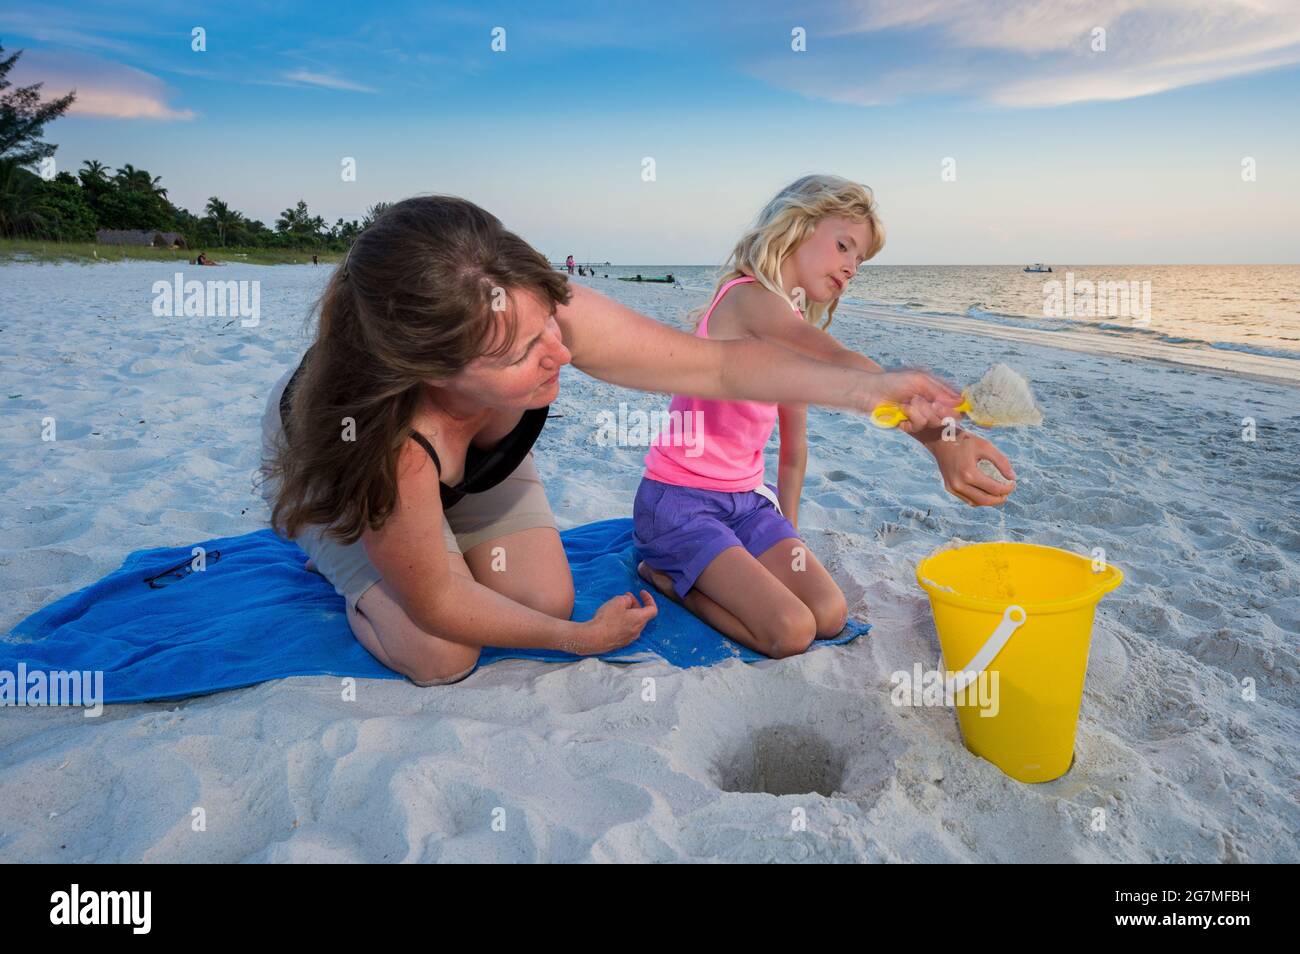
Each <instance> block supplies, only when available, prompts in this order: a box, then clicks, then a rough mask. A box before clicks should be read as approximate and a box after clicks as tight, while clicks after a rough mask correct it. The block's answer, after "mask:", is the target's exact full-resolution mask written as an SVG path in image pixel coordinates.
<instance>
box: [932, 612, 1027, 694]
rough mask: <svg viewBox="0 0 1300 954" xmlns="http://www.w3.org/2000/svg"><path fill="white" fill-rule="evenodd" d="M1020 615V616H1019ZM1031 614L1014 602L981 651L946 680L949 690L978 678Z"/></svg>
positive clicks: (958, 689) (952, 690)
mask: <svg viewBox="0 0 1300 954" xmlns="http://www.w3.org/2000/svg"><path fill="white" fill-rule="evenodd" d="M1017 617H1019V618H1017ZM1028 618H1029V614H1027V613H1026V612H1025V609H1024V607H1023V606H1018V605H1016V604H1015V603H1012V604H1011V605H1010V606H1008V607H1007V608H1006V609H1005V610H1004V611H1003V613H1002V619H1001V620H1000V621H999V622H998V627H997V629H995V630H993V635H992V636H990V637H989V638H988V639H987V640H985V642H984V645H983V646H981V647H980V648H979V651H978V652H977V653H975V655H974V656H973V657H971V661H970V662H968V663H967V664H966V667H965V668H964V669H962V670H960V671H959V672H958V673H957V674H956V675H955V676H953V677H951V678H949V679H947V680H946V682H947V686H946V688H947V690H948V691H949V692H961V691H963V690H965V689H966V687H967V686H969V685H970V684H971V683H972V682H974V681H975V680H976V678H977V677H978V676H979V674H980V673H982V672H983V671H984V670H985V669H987V668H988V666H989V663H991V662H993V660H994V659H995V658H996V657H997V654H998V653H1000V652H1002V647H1003V646H1005V645H1006V644H1007V640H1009V639H1010V638H1011V634H1012V633H1014V632H1015V631H1016V630H1017V629H1019V628H1020V627H1021V626H1023V625H1025V620H1027V619H1028Z"/></svg>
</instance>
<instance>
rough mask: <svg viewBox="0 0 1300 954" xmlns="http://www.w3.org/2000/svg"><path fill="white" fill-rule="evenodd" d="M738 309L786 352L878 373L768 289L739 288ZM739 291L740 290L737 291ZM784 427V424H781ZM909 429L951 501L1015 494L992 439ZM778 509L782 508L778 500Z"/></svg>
mask: <svg viewBox="0 0 1300 954" xmlns="http://www.w3.org/2000/svg"><path fill="white" fill-rule="evenodd" d="M742 287H743V297H738V303H739V304H741V305H742V308H741V309H740V310H737V311H736V312H735V314H736V316H737V321H738V325H739V327H740V328H741V330H743V331H745V332H746V333H747V334H752V335H758V336H761V337H764V338H767V339H769V340H771V341H773V342H775V343H777V344H779V345H781V346H782V347H784V348H789V349H790V350H792V351H797V352H799V353H800V354H805V355H808V356H809V357H813V358H817V359H820V360H822V361H825V362H827V363H829V364H835V365H840V366H842V367H848V368H858V369H861V370H864V371H873V370H874V371H880V370H882V369H881V367H880V365H878V364H877V363H876V362H874V361H872V360H871V359H870V358H868V357H867V356H866V355H863V354H858V352H856V351H854V350H853V349H851V348H846V347H844V345H842V344H840V343H839V341H837V340H836V339H835V338H834V337H833V336H832V335H829V334H827V333H826V332H825V331H823V330H822V329H821V328H817V327H814V326H813V325H810V324H808V322H806V321H799V320H791V318H792V316H791V314H790V309H789V308H788V307H787V306H786V304H785V303H784V302H783V301H781V299H780V298H778V297H777V296H776V295H773V294H772V293H771V292H769V291H767V289H759V288H755V287H753V286H742ZM737 290H738V291H740V290H741V289H737ZM954 419H955V415H954ZM783 423H784V422H783ZM946 429H947V428H945V426H943V425H942V424H941V425H940V426H937V427H935V426H931V427H925V428H913V427H909V426H907V424H906V423H904V424H903V425H901V426H900V427H899V430H902V431H904V432H905V433H907V434H910V435H911V436H912V437H914V438H916V440H917V441H918V442H919V443H920V444H921V446H922V447H924V448H925V449H926V450H928V451H929V452H930V453H931V454H932V455H933V456H934V459H935V461H936V462H937V463H938V465H939V473H940V475H941V476H942V477H943V484H944V489H945V490H947V491H948V492H949V493H950V494H952V495H953V496H954V497H958V498H960V499H961V500H964V501H965V502H966V503H968V504H971V505H972V506H976V507H983V506H997V505H999V504H1002V503H1005V502H1006V499H1007V497H1008V495H1010V493H1011V492H1012V491H1013V490H1015V488H1016V484H1015V480H1016V474H1015V470H1014V468H1012V466H1011V461H1010V460H1008V459H1007V457H1006V455H1005V454H1003V453H1002V452H1001V451H1000V450H998V449H997V448H996V447H995V446H994V445H993V443H992V442H991V441H989V440H987V439H985V438H983V437H980V436H979V435H977V434H972V433H971V432H969V431H966V430H963V429H962V428H960V427H957V426H955V425H953V426H952V427H951V428H950V429H947V433H948V439H947V440H944V439H943V438H944V432H945V430H946ZM981 459H987V460H990V461H992V462H993V464H994V466H996V467H997V469H998V470H999V471H1001V472H1002V475H1003V477H1005V478H1006V480H1007V481H1009V482H1008V483H1003V482H1002V481H999V480H997V479H996V478H994V477H990V476H989V475H988V474H986V473H984V472H983V471H982V470H980V469H979V462H980V460H981ZM781 506H782V507H784V506H785V502H784V500H782V503H781Z"/></svg>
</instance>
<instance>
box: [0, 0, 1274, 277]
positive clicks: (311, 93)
mask: <svg viewBox="0 0 1300 954" xmlns="http://www.w3.org/2000/svg"><path fill="white" fill-rule="evenodd" d="M194 27H202V28H203V29H204V30H205V31H206V46H207V48H206V50H205V51H195V50H193V49H191V46H192V41H191V35H192V34H191V31H192V29H193V28H194ZM497 27H500V28H503V29H504V31H505V50H504V51H502V52H494V51H493V50H492V48H491V45H492V40H493V35H492V31H493V29H494V28H497ZM796 28H802V29H803V31H804V32H805V35H806V49H805V50H803V51H795V50H793V49H792V48H791V47H792V31H793V30H795V29H796ZM1098 28H1101V29H1104V30H1105V35H1104V39H1105V49H1104V50H1098V49H1094V47H1095V46H1096V45H1097V44H1098V34H1097V33H1096V31H1097V30H1098ZM0 43H2V44H3V45H4V47H5V51H6V55H8V54H10V53H12V52H13V51H14V50H16V49H23V50H25V51H26V52H25V53H24V55H23V57H22V59H21V60H20V61H19V63H18V65H17V66H16V67H15V68H14V70H13V72H12V73H11V74H10V79H11V80H13V81H14V82H15V84H16V85H27V84H29V83H32V82H36V81H44V83H45V86H44V88H43V90H42V92H43V93H44V94H45V95H46V97H47V98H52V97H54V96H56V95H61V94H63V93H65V92H67V91H68V90H69V89H72V88H74V87H75V88H76V90H77V93H78V102H77V103H76V104H74V106H73V109H72V110H71V111H70V112H69V114H68V115H66V116H65V117H64V118H62V119H60V120H58V121H56V122H54V123H52V124H51V125H49V126H47V127H46V133H45V139H46V141H48V142H54V143H57V144H58V145H59V149H58V152H57V153H56V160H57V162H58V164H59V168H72V169H75V168H77V167H79V166H80V165H81V163H82V162H83V161H84V160H86V159H90V158H95V159H99V160H100V161H101V162H104V163H106V164H108V165H109V166H110V167H116V166H118V165H121V164H122V163H127V162H129V163H131V164H133V165H135V166H137V167H143V168H146V169H148V170H149V171H150V172H151V173H152V174H153V175H158V176H161V177H162V180H163V184H164V185H165V186H167V188H168V189H169V195H170V197H171V198H172V200H173V201H175V202H177V203H178V204H180V205H183V206H185V207H187V208H189V209H190V210H191V211H193V212H201V209H202V206H203V204H204V203H205V202H206V200H207V198H208V197H209V196H211V195H217V196H220V197H221V198H223V199H225V200H226V201H227V202H229V203H231V204H232V205H233V206H234V207H235V208H237V209H239V210H241V211H243V212H244V213H245V214H248V215H250V216H252V217H255V218H260V219H262V220H263V221H264V222H267V223H268V224H272V223H273V222H274V219H275V217H276V215H277V214H278V213H279V212H280V211H281V210H282V209H284V208H286V207H287V206H290V205H292V204H294V203H295V202H296V201H297V200H298V199H300V198H301V199H305V200H306V201H307V203H308V205H309V206H310V208H311V209H312V210H313V212H315V213H317V214H320V215H322V216H324V217H325V219H326V220H327V221H329V222H333V221H334V220H335V219H337V218H339V217H344V218H348V219H351V218H360V216H361V215H362V213H363V212H364V210H365V208H366V207H367V206H368V205H370V204H372V203H374V202H376V201H379V200H394V199H398V198H402V197H405V196H407V195H413V194H417V193H429V192H442V193H451V194H456V195H462V196H465V197H467V198H470V199H472V200H474V201H476V202H478V203H480V204H481V205H483V206H484V207H485V208H487V209H489V210H491V211H492V212H494V213H495V214H496V215H498V216H499V217H500V218H501V219H502V220H503V221H504V222H505V223H506V224H507V225H508V226H509V227H511V228H513V229H514V230H516V231H517V232H519V233H520V234H521V235H523V236H524V237H525V238H526V239H528V240H529V241H530V242H532V243H533V244H534V245H535V246H536V247H537V248H539V249H540V250H541V251H543V252H544V253H546V254H547V255H549V256H550V257H551V258H553V259H558V258H562V257H563V256H564V255H565V254H567V253H569V252H572V253H574V254H575V255H577V256H578V257H579V258H580V259H587V258H591V259H596V260H602V261H603V260H609V261H613V262H627V263H638V264H660V263H663V264H688V263H700V264H716V263H717V262H719V261H720V260H721V259H722V258H724V257H725V256H726V254H727V252H728V251H729V250H730V248H731V246H732V244H734V242H735V239H736V238H737V236H738V234H739V232H740V230H741V229H742V228H743V227H744V226H745V225H746V224H747V223H748V222H749V221H750V220H751V219H752V217H753V216H754V214H755V213H756V212H757V211H758V209H759V208H760V207H761V206H762V205H763V204H764V203H765V202H766V201H767V199H768V198H770V196H771V195H772V194H773V193H774V192H775V191H776V190H777V189H778V188H780V187H781V186H782V185H784V184H786V183H787V182H789V181H791V180H793V179H795V178H797V177H798V176H800V175H803V174H805V173H808V172H814V171H823V172H833V173H837V174H839V175H844V176H848V177H851V178H854V179H857V180H858V181H861V182H864V183H866V184H868V185H870V186H871V187H872V188H873V189H874V190H875V192H876V196H877V198H878V200H879V202H880V206H881V211H882V214H883V217H884V221H885V224H886V227H887V230H888V243H887V245H886V247H885V250H884V251H883V252H882V253H881V255H880V256H878V257H877V259H876V261H877V262H878V263H880V264H930V263H937V264H946V263H969V264H982V263H1000V262H1006V263H1021V262H1025V261H1039V260H1042V261H1052V262H1058V263H1149V262H1172V263H1178V262H1223V263H1238V262H1247V263H1248V262H1260V263H1273V262H1287V263H1294V262H1300V224H1298V223H1300V108H1298V106H1297V104H1298V103H1300V4H1297V3H1296V2H1294V0H1143V2H1138V0H1095V2H1091V3H1086V4H1079V3H1070V2H1061V0H1058V2H1046V0H1020V2H1017V0H1011V2H998V3H990V2H978V0H862V2H836V3H833V4H831V3H812V4H807V5H804V6H802V7H801V8H800V9H799V10H798V12H795V13H792V12H790V9H789V5H788V4H780V3H773V4H765V3H744V4H734V3H727V4H717V5H711V6H707V7H706V6H704V5H700V4H686V3H674V2H668V3H663V2H660V3H656V4H653V5H650V4H627V5H621V4H620V5H610V4H581V3H578V4H575V3H565V4H536V3H533V4H523V3H520V4H496V3H484V4H467V5H451V4H433V5H429V4H410V5H406V4H394V5H391V6H381V7H367V6H365V5H361V4H353V3H346V4H339V3H329V2H314V3H311V4H301V3H276V4H251V5H241V6H240V7H239V8H237V9H230V10H227V9H224V8H223V6H222V5H220V4H217V5H212V6H209V7H205V8H204V9H203V11H202V12H200V13H194V12H189V11H185V10H181V9H178V8H176V7H174V6H173V5H171V4H162V3H129V2H126V3H106V4H91V3H62V4H59V5H58V6H57V7H55V6H53V5H42V4H26V3H17V4H14V3H10V4H9V5H8V6H6V8H5V9H4V10H2V11H0ZM343 157H353V158H355V160H356V164H357V179H356V181H355V182H344V181H342V179H341V176H340V168H341V162H342V159H343ZM646 157H651V158H653V159H654V162H655V180H654V181H651V182H647V181H644V180H643V177H642V163H643V159H644V158H646ZM948 157H951V158H952V159H954V160H955V169H956V179H955V181H944V180H943V178H942V175H941V173H942V170H943V161H944V159H945V158H948ZM1246 157H1250V158H1252V159H1253V160H1254V163H1255V170H1256V179H1255V181H1253V182H1245V181H1243V179H1242V171H1241V170H1242V161H1243V159H1244V158H1246Z"/></svg>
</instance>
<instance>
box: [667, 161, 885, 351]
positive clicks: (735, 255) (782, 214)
mask: <svg viewBox="0 0 1300 954" xmlns="http://www.w3.org/2000/svg"><path fill="white" fill-rule="evenodd" d="M829 216H841V217H843V218H846V219H852V220H853V221H855V222H865V223H866V224H867V226H868V227H869V228H870V230H871V245H870V247H869V248H867V249H866V250H865V252H864V258H865V259H870V258H872V257H873V256H875V255H876V253H877V252H879V251H880V250H881V249H882V248H884V245H885V227H884V225H883V224H882V223H881V221H880V218H879V216H878V214H877V208H876V200H875V196H873V195H872V192H871V190H870V189H869V188H867V187H866V186H864V185H861V184H859V183H857V182H853V181H851V180H849V179H844V178H841V177H840V176H832V175H810V176H804V177H803V178H801V179H796V180H795V181H794V182H792V183H790V184H789V185H788V186H786V187H785V188H784V189H782V190H781V191H780V192H778V193H777V194H776V196H775V198H773V199H772V201H771V202H769V203H768V204H767V205H765V206H764V207H763V211H762V212H760V213H758V218H757V219H756V220H755V221H754V224H753V226H752V227H751V228H750V229H749V230H748V231H747V232H746V233H745V234H744V235H742V236H741V237H740V241H739V242H737V243H736V247H735V248H734V249H733V250H732V252H731V255H729V256H728V257H727V260H726V261H725V262H723V263H722V276H721V278H719V279H718V284H717V285H716V286H715V287H714V289H713V298H717V297H718V292H719V291H721V290H722V286H723V285H725V284H726V283H727V282H729V281H731V280H732V279H734V278H741V277H744V276H749V277H752V278H753V279H754V280H755V281H756V282H757V283H758V284H760V285H762V286H763V287H764V288H766V289H767V290H768V291H770V292H772V293H774V294H776V295H780V296H781V297H782V298H784V299H785V300H786V301H791V302H792V299H791V296H790V293H789V292H788V291H787V290H786V289H785V288H784V287H783V286H782V284H781V264H782V263H783V262H784V261H785V260H786V258H787V257H788V256H790V255H791V254H792V253H793V252H794V250H795V249H796V248H798V247H799V244H800V243H801V242H803V241H804V240H805V239H807V238H808V236H810V235H812V232H813V229H814V228H816V226H817V223H818V222H820V221H821V220H822V219H824V218H827V217H829ZM710 300H711V301H712V299H710ZM792 303H793V302H792ZM838 303H839V299H838V298H836V299H835V300H834V301H831V302H830V303H829V304H827V303H825V302H808V303H807V304H806V305H805V308H804V320H806V321H809V322H812V323H814V324H816V323H818V322H820V321H821V319H822V318H823V317H824V318H825V319H826V320H825V323H824V324H822V325H821V327H822V329H823V330H824V329H826V328H828V327H830V323H831V317H832V316H833V315H834V314H835V306H836V305H837V304H838ZM706 310H707V306H706V307H704V308H699V309H697V310H696V311H695V312H692V313H691V314H692V317H694V319H695V327H696V328H698V327H699V322H700V318H701V317H702V316H703V314H704V312H705V311H706Z"/></svg>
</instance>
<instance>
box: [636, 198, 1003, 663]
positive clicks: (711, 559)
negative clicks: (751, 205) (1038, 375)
mask: <svg viewBox="0 0 1300 954" xmlns="http://www.w3.org/2000/svg"><path fill="white" fill-rule="evenodd" d="M884 242H885V234H884V229H883V227H882V226H881V223H880V220H879V218H878V217H877V214H876V205H875V200H874V198H873V197H872V195H871V192H870V190H868V189H867V188H866V187H864V186H861V185H858V184H857V183H855V182H850V181H848V180H847V179H842V178H840V177H838V176H829V175H813V176H805V177H803V178H802V179H799V180H798V181H796V182H794V183H792V184H791V185H789V186H788V187H786V188H785V189H783V190H781V192H780V193H779V194H778V195H777V196H776V198H774V199H773V200H772V201H771V202H769V203H768V205H767V206H766V207H765V208H764V209H763V211H762V212H761V213H760V214H759V217H758V221H757V223H756V224H755V226H754V227H753V228H752V229H750V231H749V232H747V233H746V234H745V235H744V236H743V237H742V238H741V239H740V241H739V242H738V243H737V244H736V247H735V249H734V251H733V252H732V254H731V256H730V258H729V259H728V263H727V264H730V265H731V266H732V267H731V269H730V271H728V272H727V273H726V274H725V275H723V277H722V279H721V280H720V281H719V283H718V289H717V292H716V293H715V295H714V297H713V303H712V304H711V305H710V306H709V308H708V310H707V311H705V312H704V314H703V317H702V318H701V319H700V321H699V324H698V325H697V327H696V330H695V334H696V336H698V337H701V338H711V339H734V338H763V339H768V340H770V341H772V342H773V343H776V344H779V345H782V346H783V347H785V348H787V349H789V350H791V351H797V352H801V353H803V354H807V355H809V356H815V357H818V358H820V359H821V360H824V361H830V362H834V363H839V364H846V365H849V366H856V367H860V368H862V369H864V370H877V371H878V370H881V369H880V366H879V365H878V364H876V363H875V362H874V361H871V359H869V358H866V357H864V356H862V355H859V354H856V353H855V352H852V351H850V350H849V349H846V348H843V347H842V346H840V345H839V344H838V342H836V341H835V339H834V338H832V337H831V336H830V335H828V334H827V333H826V332H825V330H824V329H825V328H826V327H827V326H828V325H829V324H830V320H831V316H832V314H833V313H834V311H835V305H836V303H837V302H838V300H839V296H840V294H841V293H842V292H843V291H844V288H845V286H846V285H847V284H848V282H849V280H850V279H851V278H852V277H853V275H854V273H855V272H856V271H857V269H858V266H859V265H861V264H862V262H864V261H866V260H867V259H869V258H871V257H872V256H874V255H875V254H876V253H877V252H879V251H880V249H881V247H882V246H883V245H884ZM724 267H725V266H724ZM823 319H824V321H823ZM819 322H820V323H821V327H820V328H818V327H816V325H817V323H819ZM778 373H779V371H778ZM669 412H670V416H669V420H670V421H672V422H673V423H674V424H676V422H677V421H683V422H686V421H689V422H690V425H689V426H693V427H694V428H695V433H694V439H693V440H691V441H689V442H683V441H681V440H678V439H672V438H671V437H670V438H669V439H665V437H664V435H662V434H661V435H660V436H659V437H658V438H657V439H656V441H655V442H654V443H652V445H651V447H650V451H649V453H648V454H647V455H646V458H645V465H646V466H645V474H644V476H643V477H642V480H641V485H640V487H639V488H638V489H637V495H636V501H635V503H634V505H633V519H634V522H635V542H636V545H637V549H638V550H639V551H640V553H641V556H642V558H643V560H642V562H641V564H640V565H639V566H638V568H637V569H638V572H639V573H640V574H641V576H642V577H644V578H645V579H646V580H648V581H649V582H651V583H653V584H654V585H655V587H656V588H657V589H658V590H659V591H660V592H662V593H663V594H664V595H665V596H668V597H669V598H670V599H674V600H676V601H677V602H680V603H682V604H683V605H684V606H686V607H687V608H688V609H690V610H691V611H692V612H693V613H695V614H696V615H697V616H699V617H700V618H702V619H703V620H705V621H706V622H708V623H709V624H710V625H712V626H713V627H714V628H715V629H717V630H718V631H719V632H722V633H724V634H726V635H727V636H730V637H731V638H732V639H735V640H736V641H738V642H740V643H743V644H744V645H746V646H749V647H750V648H752V649H755V650H757V651H759V652H761V653H765V654H766V655H768V656H774V657H783V656H789V655H794V654H797V653H801V652H803V651H804V650H805V649H807V648H808V646H809V645H811V643H812V641H813V639H814V638H826V637H830V636H834V635H836V634H837V633H839V631H840V630H841V629H842V628H843V627H844V624H845V622H846V620H847V606H846V602H845V599H844V594H843V593H842V592H840V588H839V587H838V586H836V584H835V581H834V580H832V579H831V577H830V574H829V573H827V572H826V569H825V568H824V567H823V566H822V565H821V563H819V562H818V560H817V558H816V557H815V556H813V554H812V553H811V552H810V551H809V550H808V547H807V545H806V544H805V543H804V542H803V541H802V540H801V539H800V538H799V533H798V528H797V521H798V511H799V496H800V493H801V491H802V489H803V480H804V470H805V467H806V465H807V461H808V443H807V436H806V427H807V405H803V404H780V405H778V404H766V403H761V402H756V401H725V400H702V399H699V398H694V397H686V396H683V395H676V396H674V397H673V399H672V403H671V404H670V405H669ZM672 412H679V416H674V415H673V414H672ZM688 415H689V417H688ZM778 419H779V420H780V422H781V449H780V457H779V468H778V472H777V484H776V486H775V487H773V486H772V485H771V484H764V482H763V476H764V466H763V465H764V462H763V448H764V446H765V445H766V444H767V441H768V438H769V437H770V436H771V434H772V429H773V427H774V425H775V424H776V422H777V420H778ZM903 429H904V431H905V432H907V433H911V434H912V436H914V437H917V438H918V439H919V440H921V441H922V443H924V444H926V445H927V446H928V447H929V448H930V449H931V451H932V452H933V453H934V454H935V456H936V458H937V459H939V463H940V468H941V470H942V471H943V472H944V475H945V483H946V485H947V486H948V488H949V489H950V490H951V491H953V492H954V493H955V494H957V495H958V496H961V497H963V499H967V500H968V502H971V503H976V504H984V503H1001V502H1002V501H1003V500H1004V499H1005V493H1009V492H1010V489H1011V487H1012V486H1014V485H1013V484H1008V485H1007V489H1006V491H1005V493H1003V492H1000V491H999V492H998V495H997V496H996V497H995V496H992V495H990V494H987V493H981V492H980V491H979V490H977V489H972V488H971V486H970V483H978V484H979V485H980V486H982V487H984V488H986V489H996V488H997V486H998V485H997V484H996V483H994V482H992V481H989V482H988V483H987V484H984V483H983V482H982V481H977V480H972V481H970V482H968V481H967V480H966V478H967V476H970V477H971V478H973V477H974V475H973V474H970V473H969V468H970V466H972V465H973V464H974V463H975V461H974V459H973V457H972V455H973V454H974V453H976V452H977V451H981V452H982V456H985V457H990V458H992V459H993V460H994V462H995V463H996V464H998V465H999V467H1000V468H1001V469H1002V470H1003V471H1004V472H1008V471H1010V463H1009V462H1007V461H1006V459H1005V458H1004V457H1002V455H1001V454H1000V453H999V452H997V451H996V449H993V448H992V446H991V445H988V444H987V442H983V441H982V440H981V439H978V438H974V440H977V441H980V446H979V447H978V448H976V447H963V448H962V449H961V450H960V451H958V452H957V453H956V454H954V453H951V452H949V451H948V450H946V449H945V450H940V449H939V446H940V445H939V443H938V438H937V435H936V433H935V431H937V430H939V429H936V428H931V429H929V430H927V431H916V430H914V429H912V428H910V427H908V426H906V425H904V428H903ZM701 434H702V438H703V439H702V440H701V439H700V437H701ZM971 438H973V435H969V434H965V433H963V434H962V435H961V439H962V440H965V439H971ZM954 443H956V442H954ZM1003 465H1005V466H1003ZM958 472H960V473H961V475H962V476H961V477H960V478H959V477H958V476H957V474H958ZM1006 475H1007V476H1008V477H1010V476H1011V474H1010V473H1007V474H1006ZM774 491H775V492H774ZM976 494H979V495H980V496H979V497H976V496H975V495H976Z"/></svg>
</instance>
